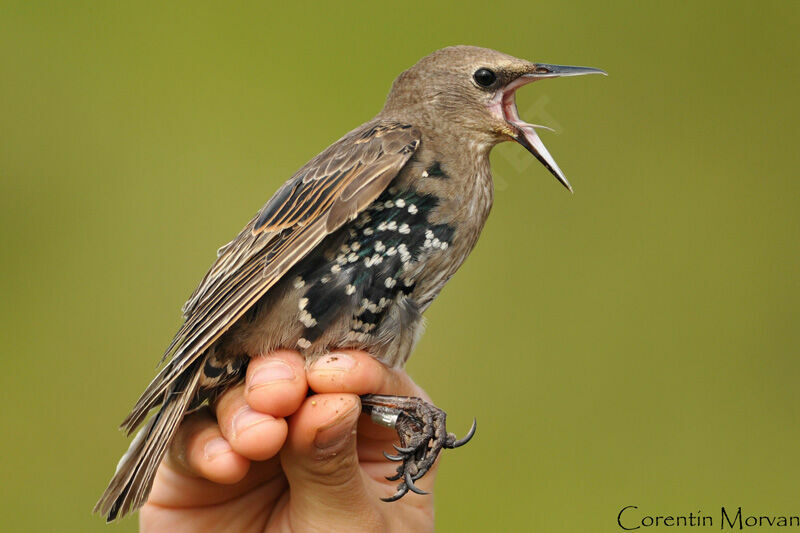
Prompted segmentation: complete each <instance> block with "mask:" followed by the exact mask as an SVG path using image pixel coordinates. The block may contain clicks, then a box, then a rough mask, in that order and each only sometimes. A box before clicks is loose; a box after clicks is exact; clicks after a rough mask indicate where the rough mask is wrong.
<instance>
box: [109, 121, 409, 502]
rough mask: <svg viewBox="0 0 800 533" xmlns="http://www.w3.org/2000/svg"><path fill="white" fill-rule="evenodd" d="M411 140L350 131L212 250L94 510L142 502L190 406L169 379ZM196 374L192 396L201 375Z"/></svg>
mask: <svg viewBox="0 0 800 533" xmlns="http://www.w3.org/2000/svg"><path fill="white" fill-rule="evenodd" d="M419 139H420V134H419V132H418V131H417V130H416V129H414V128H411V127H410V126H407V125H404V124H398V123H385V122H373V123H368V124H367V125H365V126H362V127H361V128H358V129H356V130H354V131H352V132H350V133H349V134H347V135H346V136H344V137H343V138H342V139H340V140H339V141H338V142H336V143H335V144H333V145H332V146H331V147H330V148H328V149H327V150H325V151H324V152H322V153H321V154H320V155H319V156H317V157H316V158H314V159H313V160H312V161H311V162H309V163H308V164H307V165H306V166H304V167H303V168H302V169H300V170H299V171H298V172H297V173H296V174H295V175H294V176H293V177H292V179H290V180H289V181H288V182H287V183H286V184H285V185H284V186H283V187H282V188H281V190H279V191H278V193H276V194H275V196H274V197H273V199H272V200H270V201H269V202H267V204H266V205H265V207H264V209H262V211H261V212H260V213H259V214H258V215H256V217H254V218H253V219H252V220H251V221H250V223H248V224H247V226H246V227H245V228H244V229H243V230H242V231H241V232H240V233H239V235H238V236H237V237H236V238H235V239H234V240H233V241H231V242H230V243H229V244H227V245H225V246H223V247H222V248H221V249H220V250H219V253H218V257H217V260H216V261H215V263H214V264H213V265H212V267H211V269H210V270H209V272H208V273H207V274H206V276H205V277H204V278H203V280H202V282H201V283H200V285H199V286H198V288H197V289H196V290H195V291H194V293H193V294H192V296H191V297H190V298H189V300H188V301H187V303H186V305H185V306H184V316H185V322H184V324H183V326H182V327H181V328H180V330H179V331H178V333H177V334H176V335H175V337H174V339H173V341H172V343H171V344H170V345H169V347H168V348H167V350H166V352H165V354H164V358H165V359H166V358H169V357H171V359H170V361H169V363H168V364H167V365H166V366H164V368H163V369H162V370H161V371H160V372H159V373H158V375H157V376H156V377H155V379H153V381H152V382H151V383H150V385H149V386H148V387H147V389H146V390H145V392H144V393H143V394H142V396H141V397H140V398H139V401H138V402H137V403H136V405H135V406H134V408H133V410H132V411H131V413H130V414H129V415H128V417H127V418H126V419H125V420H124V421H123V423H122V427H123V428H124V429H125V430H126V431H127V432H128V433H131V432H132V431H133V430H134V429H135V428H136V427H138V426H139V425H140V424H141V423H142V422H143V421H144V419H145V418H146V417H147V414H148V413H149V412H150V410H151V409H153V408H155V407H157V406H158V405H159V404H161V405H162V409H161V412H160V413H159V414H158V415H156V416H155V417H154V418H153V422H150V423H149V425H148V426H146V432H147V438H146V439H145V441H144V442H139V443H138V444H137V446H138V447H136V448H135V449H134V448H132V449H131V450H130V452H129V456H128V457H127V458H126V460H125V461H124V462H123V464H122V465H121V467H120V469H119V471H118V472H117V474H116V475H115V476H114V478H113V479H112V481H111V483H110V484H109V487H108V489H106V492H105V494H104V495H103V497H102V498H101V500H100V501H99V502H98V504H97V507H96V509H97V510H100V511H102V512H103V513H105V514H109V512H110V511H111V510H112V509H113V510H114V512H115V513H116V512H120V513H121V514H125V513H126V512H128V511H130V510H132V509H136V508H137V507H139V506H140V505H141V504H142V503H143V502H144V501H145V499H146V496H147V493H148V492H149V489H150V486H151V485H152V481H153V476H154V475H155V471H156V469H157V467H158V464H159V463H160V461H161V459H162V457H163V454H164V452H165V450H166V449H167V446H168V445H169V442H170V440H171V438H172V435H173V434H174V431H175V429H176V428H177V426H178V424H179V423H180V421H181V419H182V418H183V415H184V414H185V411H186V409H187V408H188V406H189V404H190V402H191V399H192V398H191V397H189V396H191V395H189V394H188V392H186V393H184V394H183V395H182V396H180V397H179V398H175V397H173V395H171V394H169V393H168V391H170V390H171V387H173V384H176V383H177V382H176V380H178V379H179V378H181V376H185V375H186V374H187V373H192V372H193V370H192V369H193V368H195V366H196V363H197V362H198V359H199V358H200V357H202V356H203V355H204V354H205V352H206V350H208V348H209V347H210V346H211V345H212V344H213V343H214V342H215V341H216V340H217V339H219V337H220V336H221V335H222V334H223V333H225V331H227V330H228V329H229V328H230V327H231V326H232V325H233V324H234V323H235V322H236V321H237V320H238V319H239V318H240V317H241V316H242V315H243V314H244V313H245V312H246V311H247V310H248V309H249V308H250V307H251V306H252V305H253V304H255V303H256V302H257V301H258V300H259V299H260V298H261V297H262V296H264V294H265V293H266V292H267V291H268V290H269V289H270V288H271V287H272V286H273V285H274V284H275V283H276V282H277V281H279V280H280V279H281V277H282V276H283V275H284V274H285V273H286V272H287V271H288V270H289V269H290V268H291V267H292V266H294V265H295V264H296V263H297V262H298V261H299V260H300V259H302V258H303V257H304V256H305V255H306V254H307V253H308V252H309V251H310V250H311V249H313V248H314V247H315V246H316V245H318V244H319V243H320V242H321V241H322V239H324V238H325V236H327V235H328V234H329V233H331V232H333V231H335V230H336V229H338V228H339V227H341V226H342V224H344V223H345V222H347V221H348V220H350V219H352V218H353V217H355V216H356V215H357V214H358V213H359V212H360V211H361V210H363V209H364V208H365V207H366V206H368V205H369V204H370V203H371V202H372V201H373V200H374V199H375V198H376V197H377V196H378V195H380V193H381V192H382V191H383V190H384V189H385V188H386V186H387V185H388V184H389V182H390V181H391V180H392V179H393V178H394V177H395V176H396V175H397V173H398V172H399V171H400V169H401V168H402V167H403V166H404V165H405V163H406V162H407V161H408V159H409V158H410V157H411V156H412V154H413V153H414V151H415V150H416V148H417V146H418V145H419ZM286 190H289V191H290V193H288V194H287V193H286ZM343 191H344V193H343ZM276 199H277V201H276ZM259 221H263V222H261V223H259ZM194 374H195V376H193V378H192V379H193V381H192V382H191V383H192V394H194V390H193V389H194V388H196V383H197V379H196V375H199V374H200V373H199V372H194ZM187 391H188V389H187Z"/></svg>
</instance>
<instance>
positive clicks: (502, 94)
mask: <svg viewBox="0 0 800 533" xmlns="http://www.w3.org/2000/svg"><path fill="white" fill-rule="evenodd" d="M537 79H538V78H534V77H528V76H521V77H519V78H517V79H516V80H514V81H512V82H511V83H509V84H508V85H506V86H505V87H504V88H503V89H502V90H500V91H499V92H498V95H497V97H495V102H493V104H494V105H493V106H492V107H493V109H494V110H495V112H497V111H499V114H501V115H502V118H503V119H504V120H505V121H506V122H508V123H509V124H511V125H513V126H514V127H515V128H516V129H517V130H518V131H519V134H518V135H517V137H516V138H515V140H516V141H517V142H518V143H520V144H521V145H522V146H524V147H525V148H526V149H527V150H528V151H529V152H530V153H531V154H533V155H534V156H535V157H536V159H538V160H539V161H540V162H541V163H542V164H543V165H544V166H545V167H546V168H547V170H549V171H550V172H551V173H552V174H553V175H554V176H555V177H556V179H557V180H558V181H560V182H561V184H562V185H564V187H566V188H567V189H569V191H570V192H572V185H570V184H569V181H567V178H566V176H564V173H563V172H562V171H561V169H560V168H559V166H558V163H556V160H555V159H553V156H552V155H550V152H548V151H547V148H545V146H544V143H543V142H542V140H541V139H540V138H539V135H538V134H537V133H536V130H535V128H542V129H546V130H550V131H553V130H552V128H548V127H547V126H540V125H538V124H528V123H527V122H525V121H523V120H522V119H521V118H520V116H519V111H518V110H517V102H516V92H517V89H519V88H520V87H522V86H523V85H527V84H528V83H532V82H534V81H537Z"/></svg>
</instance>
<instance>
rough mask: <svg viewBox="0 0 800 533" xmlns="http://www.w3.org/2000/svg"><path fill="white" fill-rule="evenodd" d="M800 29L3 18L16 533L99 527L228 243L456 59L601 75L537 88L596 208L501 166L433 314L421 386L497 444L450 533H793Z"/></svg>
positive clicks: (452, 476) (781, 20)
mask: <svg viewBox="0 0 800 533" xmlns="http://www.w3.org/2000/svg"><path fill="white" fill-rule="evenodd" d="M798 6H800V3H797V2H772V1H761V2H757V3H756V2H731V1H720V2H702V3H678V2H669V3H667V2H663V3H657V2H644V3H643V2H617V3H614V4H611V5H609V4H608V3H607V2H602V3H592V2H570V3H557V2H537V3H534V2H527V1H519V2H496V3H492V4H489V3H486V2H484V1H479V2H458V3H457V4H452V5H445V4H439V3H437V4H433V3H427V2H426V3H415V2H403V3H402V4H378V3H368V4H364V5H361V6H358V5H355V4H352V5H343V4H341V3H335V4H331V5H322V4H308V5H304V4H303V3H300V2H296V3H287V4H283V5H281V6H280V7H278V6H276V5H272V4H268V3H254V2H247V3H238V2H234V3H225V4H222V3H219V4H210V3H199V2H186V3H180V4H178V3H162V2H147V3H145V2H85V3H84V2H18V3H9V2H6V1H3V2H0V187H1V188H0V221H1V222H0V235H1V236H2V249H3V253H2V257H3V259H2V277H1V279H0V283H1V284H2V287H1V290H2V328H3V350H2V353H3V355H2V357H3V367H4V369H3V372H2V373H0V390H2V395H3V399H4V401H3V403H4V406H3V409H2V414H1V415H0V417H2V427H3V437H2V444H0V447H1V448H0V450H1V452H2V453H0V468H1V469H2V470H1V471H0V478H2V479H3V482H2V483H1V484H0V491H2V497H0V514H1V515H2V516H3V522H4V526H3V529H4V530H6V531H65V532H69V531H81V532H83V531H105V530H107V527H106V526H105V525H104V524H103V521H102V520H101V518H100V517H97V516H94V517H93V516H91V515H90V509H91V507H92V505H93V504H94V502H95V500H96V498H97V497H98V495H99V494H100V492H101V491H102V490H103V488H104V487H105V483H106V481H107V480H108V477H109V475H110V474H111V472H112V470H113V467H114V464H115V463H116V461H117V459H118V457H119V455H120V454H121V452H122V451H123V450H124V449H125V448H126V447H127V440H126V439H124V438H123V436H122V435H121V434H120V433H118V432H117V431H116V429H115V427H116V425H117V424H118V423H119V422H120V421H121V419H122V418H123V417H124V416H125V414H126V413H127V411H128V409H129V408H130V407H131V405H132V403H133V401H134V400H135V398H136V397H137V396H138V394H139V393H140V392H141V390H142V389H143V387H144V386H145V384H146V383H147V382H148V381H149V379H150V378H151V377H152V375H153V372H154V365H155V364H156V362H157V360H158V357H159V356H160V354H161V352H162V349H163V348H164V347H165V345H166V343H167V342H168V341H169V339H170V338H171V336H172V334H173V332H174V331H175V329H176V327H177V326H178V325H179V309H180V306H181V304H182V303H183V301H184V299H185V298H186V297H187V296H188V294H189V293H190V292H191V290H192V289H193V287H194V285H195V283H196V282H197V281H199V279H200V277H201V276H202V274H203V273H204V272H205V269H206V268H207V267H208V266H209V264H210V262H211V260H212V259H213V256H214V251H215V250H216V248H217V247H218V246H219V245H221V244H223V243H224V242H227V241H228V240H229V239H230V238H231V237H232V236H233V235H235V233H236V232H237V231H238V230H239V229H240V228H241V227H242V225H243V224H244V223H245V222H246V221H247V220H248V218H249V217H250V215H251V214H252V213H253V212H255V211H256V210H257V209H258V208H259V207H260V206H261V205H262V203H263V202H265V201H266V200H267V199H268V198H269V196H270V195H271V194H272V193H273V192H274V190H275V189H276V188H277V186H278V185H279V184H281V183H282V182H283V181H284V180H285V179H286V178H288V177H289V176H290V175H291V174H292V173H293V172H294V170H296V169H297V168H298V167H299V166H301V165H302V164H303V163H304V162H305V161H307V160H308V159H309V158H310V157H312V156H313V155H315V154H316V153H317V152H319V151H320V150H321V149H323V148H324V147H325V146H327V145H328V144H329V143H330V142H332V141H333V140H335V139H336V138H338V137H339V136H340V135H341V134H343V133H344V132H346V131H348V130H349V129H351V128H352V127H354V126H356V125H358V124H359V123H361V122H363V121H365V120H367V119H369V118H370V117H371V116H372V115H373V114H374V113H376V112H377V111H378V110H379V109H380V107H381V105H382V102H383V99H384V97H385V95H386V92H387V91H388V88H389V85H390V83H391V82H392V80H393V78H394V77H395V76H396V75H397V74H398V73H399V72H400V71H402V70H403V69H405V68H406V67H408V66H410V65H411V64H412V63H414V62H415V61H416V60H417V59H418V58H420V57H421V56H423V55H425V54H427V53H429V52H430V51H432V50H434V49H436V48H440V47H442V46H445V45H450V44H460V43H464V44H476V45H481V46H488V47H492V48H496V49H499V50H501V51H504V52H507V53H511V54H514V55H517V56H520V57H525V58H528V59H533V60H539V61H546V62H552V63H564V64H579V65H580V64H585V65H591V66H596V67H601V68H604V69H606V70H607V71H608V72H609V73H610V76H609V77H608V78H599V77H589V78H581V79H570V80H556V81H548V82H545V83H537V84H536V85H534V86H531V87H526V88H525V89H523V90H522V91H520V94H519V107H520V112H521V114H522V116H523V117H524V118H526V119H527V120H529V121H532V122H544V123H546V124H549V125H551V126H552V125H555V126H556V127H557V129H558V134H548V133H547V132H545V133H544V134H543V137H544V141H545V143H547V145H548V146H549V148H550V150H551V152H552V153H553V154H554V155H555V156H556V159H557V160H558V161H559V162H560V164H561V166H562V168H563V169H564V170H565V172H566V174H567V175H568V177H569V178H570V180H571V181H572V183H573V185H574V186H575V188H576V193H575V195H574V196H570V195H569V194H568V193H567V192H565V191H564V190H563V189H562V188H561V187H560V186H559V185H558V184H557V183H556V181H555V180H554V179H553V178H552V177H551V176H550V175H549V174H548V173H547V171H546V170H545V169H544V168H543V167H542V166H541V165H539V164H538V163H536V162H535V161H534V160H533V158H531V157H530V156H529V155H528V154H527V153H525V152H524V150H523V149H522V148H521V147H519V146H516V145H512V144H507V145H503V146H500V147H498V148H497V149H496V150H495V151H494V153H493V155H492V159H493V167H494V171H495V176H496V179H497V189H498V190H497V195H496V203H495V207H494V211H493V213H492V216H491V217H490V219H489V223H488V225H487V228H486V230H485V232H484V235H483V237H482V239H481V242H480V244H479V246H478V247H477V249H476V251H475V252H474V254H473V255H472V257H471V258H470V260H469V261H467V264H466V265H465V267H464V268H463V270H462V271H461V272H460V273H459V275H458V276H456V277H455V278H454V280H453V281H452V282H451V284H450V285H449V286H448V288H447V289H446V290H445V291H444V293H443V295H442V297H441V298H440V300H439V301H438V302H437V303H436V304H435V305H434V306H433V308H432V309H431V311H430V312H429V314H428V318H429V320H430V325H429V329H428V333H427V334H426V335H425V337H424V338H423V340H422V342H421V344H420V345H419V348H418V349H417V351H416V353H415V355H414V357H413V358H412V360H411V363H410V365H409V368H410V372H411V373H412V375H413V376H414V377H415V379H416V380H418V381H419V382H420V383H421V384H422V385H423V386H424V387H426V388H427V390H428V391H429V392H430V393H431V394H432V396H433V397H434V398H435V399H436V401H437V403H438V404H439V405H441V406H442V407H444V408H446V409H447V410H448V412H449V413H450V420H451V428H452V429H453V430H455V431H456V432H458V433H462V432H463V431H464V430H465V429H466V428H467V427H468V424H469V421H470V419H471V417H472V416H473V415H474V416H476V417H477V418H478V421H479V424H480V425H479V432H478V437H477V438H476V439H475V440H474V441H473V443H472V444H471V445H470V446H468V447H466V448H464V449H463V450H462V451H460V452H459V453H452V454H447V457H446V459H445V461H444V462H443V467H442V472H441V476H440V481H439V484H438V493H437V517H438V529H439V530H440V531H443V532H446V531H479V530H498V531H499V530H508V531H512V530H515V531H519V530H536V531H567V532H569V531H618V526H617V525H616V515H617V513H618V512H619V510H620V509H621V508H622V507H623V506H626V505H637V506H639V507H640V509H641V510H642V512H643V513H652V514H670V513H671V514H685V513H688V512H690V511H692V512H695V511H697V510H701V511H702V513H703V514H706V515H713V516H715V517H716V516H717V515H718V514H719V507H720V506H721V505H727V506H729V507H734V508H735V507H737V506H739V505H741V506H743V507H744V508H745V511H750V512H758V513H761V512H764V513H767V512H770V513H784V514H789V513H791V514H797V513H798V512H800V508H798V506H797V498H796V496H797V491H798V480H800V458H798V446H797V443H798V441H799V440H800V425H799V424H798V422H800V420H798V413H800V409H799V404H800V395H798V393H797V390H798V388H797V383H798V378H799V377H800V358H799V357H798V352H799V351H800V328H799V327H798V318H800V316H798V310H799V309H798V306H799V304H798V301H799V300H800V283H798V279H800V278H799V277H798V266H799V265H798V262H799V260H800V249H798V236H799V235H800V231H799V230H800V227H798V225H799V224H800V209H798V198H800V196H799V195H798V193H800V184H798V173H797V169H798V164H800V159H799V158H798V153H800V150H798V148H797V143H798V141H799V140H800V135H798V123H799V122H798V119H800V116H799V115H800V114H799V113H798V110H799V107H798V98H797V96H798V82H799V81H800V62H799V61H798V59H797V53H796V52H797V49H798V40H799V39H798V35H797V28H798V24H799V23H800V16H798V15H800V8H799V7H798ZM715 525H716V524H715ZM114 528H115V529H116V530H117V531H134V530H136V520H135V519H133V520H131V519H128V520H126V521H124V522H123V523H122V524H120V525H117V526H114Z"/></svg>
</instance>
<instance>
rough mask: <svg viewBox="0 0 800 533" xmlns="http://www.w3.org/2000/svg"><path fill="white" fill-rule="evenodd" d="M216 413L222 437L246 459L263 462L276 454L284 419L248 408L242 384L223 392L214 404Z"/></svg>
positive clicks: (284, 437) (279, 444) (282, 440)
mask: <svg viewBox="0 0 800 533" xmlns="http://www.w3.org/2000/svg"><path fill="white" fill-rule="evenodd" d="M216 412H217V420H218V421H219V426H218V427H219V429H218V431H221V433H222V436H224V437H225V439H223V440H224V441H225V443H226V444H228V446H229V447H230V448H231V449H232V450H233V451H235V452H236V453H238V454H239V455H241V456H243V457H246V458H247V459H251V460H253V461H264V460H266V459H270V458H271V457H275V456H276V455H277V454H278V451H279V450H280V449H281V446H283V443H284V441H285V440H286V432H287V426H286V420H285V419H283V418H276V417H274V416H272V415H271V414H267V413H262V412H260V411H256V410H255V409H253V408H252V407H250V405H249V404H248V403H247V400H246V398H245V385H244V384H242V385H239V386H237V387H234V388H232V389H230V390H229V391H227V392H226V393H225V394H223V395H222V397H221V398H220V399H219V401H218V402H217V404H216ZM220 446H221V444H220Z"/></svg>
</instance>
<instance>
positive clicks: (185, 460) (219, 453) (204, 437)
mask: <svg viewBox="0 0 800 533" xmlns="http://www.w3.org/2000/svg"><path fill="white" fill-rule="evenodd" d="M167 461H168V462H169V464H170V466H171V467H172V468H173V469H174V470H175V471H176V472H178V473H181V474H183V475H187V476H200V477H202V478H205V479H208V480H210V481H213V482H215V483H224V484H229V483H236V482H237V481H240V480H241V479H242V478H243V477H244V476H245V474H247V471H248V469H249V467H250V461H248V460H247V459H246V458H244V457H242V456H241V455H240V454H238V453H236V452H235V451H234V450H233V448H232V447H231V445H230V444H229V443H228V442H227V441H226V440H225V439H224V438H223V436H222V433H221V432H220V428H219V425H217V421H216V420H214V418H213V416H211V413H210V412H209V411H208V409H201V410H199V411H196V412H194V413H192V414H190V415H188V416H187V417H186V418H185V419H184V421H183V423H182V424H181V425H180V427H179V428H178V431H177V433H176V435H175V439H174V440H173V441H172V444H171V445H170V449H169V454H168V457H167Z"/></svg>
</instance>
